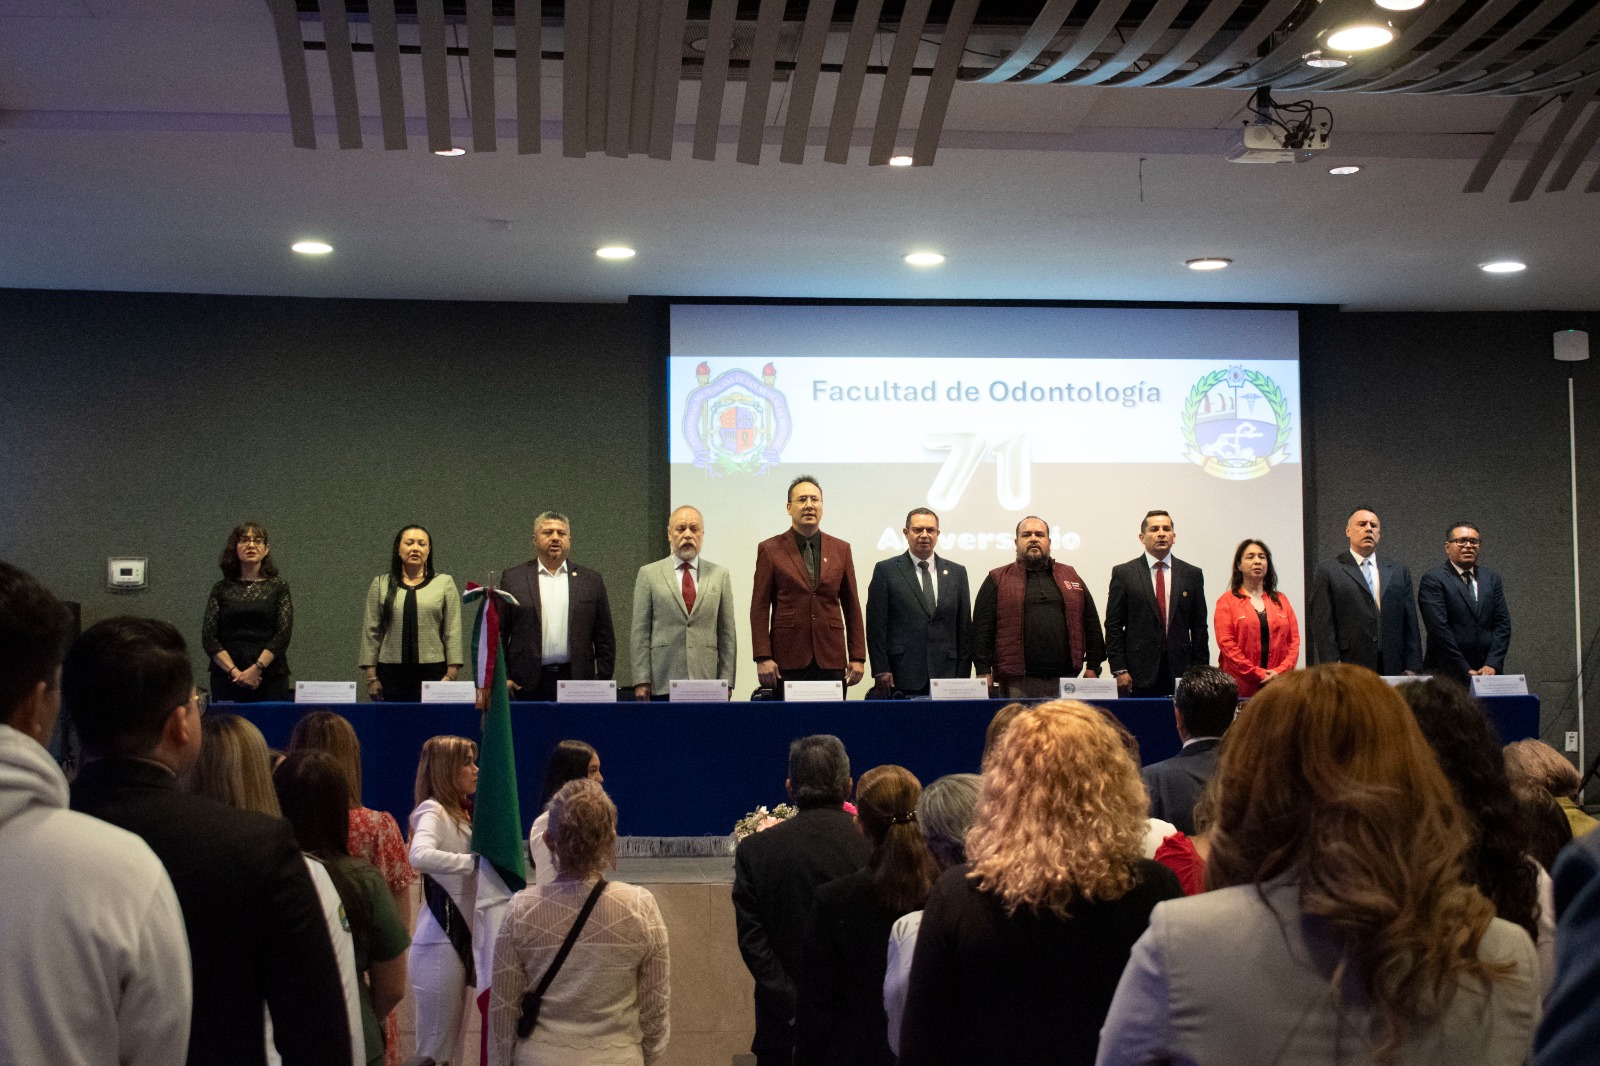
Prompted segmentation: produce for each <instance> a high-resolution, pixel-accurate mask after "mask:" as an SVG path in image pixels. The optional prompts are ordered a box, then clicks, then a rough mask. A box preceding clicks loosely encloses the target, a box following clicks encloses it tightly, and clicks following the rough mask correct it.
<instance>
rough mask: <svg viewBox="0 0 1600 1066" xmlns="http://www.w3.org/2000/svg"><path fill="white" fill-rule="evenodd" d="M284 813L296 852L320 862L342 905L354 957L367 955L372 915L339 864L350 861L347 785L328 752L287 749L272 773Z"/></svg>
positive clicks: (335, 761)
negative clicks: (291, 832)
mask: <svg viewBox="0 0 1600 1066" xmlns="http://www.w3.org/2000/svg"><path fill="white" fill-rule="evenodd" d="M272 783H273V786H274V787H275V788H276V789H277V792H278V804H279V806H281V807H282V808H283V816H284V817H285V818H287V819H288V820H289V824H290V825H292V826H293V827H294V835H295V839H296V840H297V841H299V843H300V850H301V851H304V852H305V853H306V854H308V855H310V856H312V857H313V858H315V859H317V860H319V861H320V862H321V863H322V865H323V867H324V868H325V869H326V870H327V871H328V876H329V878H331V879H332V881H333V887H334V889H335V890H337V891H338V893H339V901H340V902H341V903H343V904H344V909H345V915H346V917H348V919H349V921H350V935H351V937H352V938H354V940H355V949H356V958H358V959H364V958H367V957H368V954H367V953H368V945H369V943H370V941H371V938H372V936H373V935H374V932H375V930H374V921H375V919H374V915H373V912H372V909H371V907H370V906H369V905H368V904H367V901H366V897H365V896H364V895H363V894H362V892H361V889H360V887H359V886H358V885H357V884H356V883H355V881H353V880H352V879H351V877H350V875H349V874H348V873H346V872H345V870H344V869H343V868H342V864H341V860H344V861H346V862H348V861H349V859H350V835H349V834H350V786H349V783H348V781H347V779H346V778H345V773H344V771H343V770H342V769H340V767H339V763H338V761H337V760H336V759H334V758H333V756H331V755H329V754H327V753H326V752H321V751H316V750H314V749H310V748H302V749H300V750H299V751H291V752H290V753H289V754H288V756H287V757H286V758H285V759H284V760H283V762H282V763H280V764H279V766H278V769H277V770H275V771H274V772H273V774H272Z"/></svg>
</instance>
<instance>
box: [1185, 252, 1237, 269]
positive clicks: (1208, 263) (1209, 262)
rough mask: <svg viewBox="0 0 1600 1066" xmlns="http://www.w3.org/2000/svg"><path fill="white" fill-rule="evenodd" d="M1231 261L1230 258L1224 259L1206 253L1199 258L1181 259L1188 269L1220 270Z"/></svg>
mask: <svg viewBox="0 0 1600 1066" xmlns="http://www.w3.org/2000/svg"><path fill="white" fill-rule="evenodd" d="M1232 263H1233V260H1232V259H1224V258H1222V257H1221V256H1217V255H1208V256H1204V257H1202V258H1200V259H1185V260H1184V261H1183V265H1184V266H1186V267H1188V268H1189V269H1190V270H1221V269H1223V268H1224V267H1227V266H1229V265H1230V264H1232Z"/></svg>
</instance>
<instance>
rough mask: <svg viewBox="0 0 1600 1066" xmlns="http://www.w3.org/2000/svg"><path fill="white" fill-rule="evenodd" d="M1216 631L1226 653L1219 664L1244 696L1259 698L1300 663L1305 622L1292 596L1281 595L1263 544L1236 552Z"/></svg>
mask: <svg viewBox="0 0 1600 1066" xmlns="http://www.w3.org/2000/svg"><path fill="white" fill-rule="evenodd" d="M1211 630H1212V632H1213V633H1215V634H1216V635H1217V647H1218V648H1219V649H1220V653H1219V654H1218V656H1217V665H1218V666H1220V667H1221V668H1222V670H1223V672H1224V673H1227V674H1229V675H1231V676H1232V677H1233V678H1234V679H1236V680H1237V681H1238V682H1239V695H1240V696H1253V695H1255V694H1256V692H1258V691H1259V690H1260V689H1261V686H1262V685H1264V684H1266V683H1267V682H1268V681H1271V680H1272V679H1273V678H1275V677H1277V676H1278V675H1279V674H1281V673H1284V672H1286V671H1289V670H1293V669H1294V665H1295V663H1296V662H1298V661H1299V659H1300V623H1299V621H1298V620H1297V619H1296V618H1295V616H1294V608H1293V607H1291V606H1289V597H1287V596H1285V595H1284V594H1283V593H1281V592H1279V591H1278V571H1277V570H1276V569H1275V568H1274V567H1273V565H1272V551H1271V550H1270V549H1269V548H1268V547H1267V546H1266V545H1265V544H1263V543H1261V542H1260V541H1259V540H1246V541H1243V542H1241V543H1240V545H1239V547H1238V548H1237V549H1235V550H1234V553H1233V577H1232V580H1231V581H1230V582H1229V585H1228V591H1227V592H1224V593H1223V594H1222V595H1221V596H1219V597H1217V610H1216V614H1215V615H1214V616H1213V618H1212V626H1211ZM1263 649H1265V652H1264V653H1263Z"/></svg>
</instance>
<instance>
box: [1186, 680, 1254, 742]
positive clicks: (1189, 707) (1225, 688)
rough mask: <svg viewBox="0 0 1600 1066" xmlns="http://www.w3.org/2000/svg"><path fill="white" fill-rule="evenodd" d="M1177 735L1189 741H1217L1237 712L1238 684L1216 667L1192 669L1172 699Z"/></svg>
mask: <svg viewBox="0 0 1600 1066" xmlns="http://www.w3.org/2000/svg"><path fill="white" fill-rule="evenodd" d="M1172 706H1173V709H1174V710H1176V711H1177V713H1178V731H1179V732H1180V733H1182V734H1183V735H1184V737H1185V738H1189V737H1220V736H1221V735H1222V734H1223V733H1226V732H1227V731H1228V727H1229V726H1230V725H1232V724H1233V716H1234V715H1235V714H1236V713H1238V710H1239V682H1237V681H1235V680H1234V679H1233V678H1232V677H1230V676H1229V675H1227V674H1225V673H1223V672H1222V671H1221V670H1218V669H1217V668H1216V667H1215V666H1191V667H1189V669H1187V670H1185V671H1184V672H1183V677H1182V678H1181V679H1180V680H1179V682H1178V693H1177V695H1176V696H1174V697H1173V698H1172Z"/></svg>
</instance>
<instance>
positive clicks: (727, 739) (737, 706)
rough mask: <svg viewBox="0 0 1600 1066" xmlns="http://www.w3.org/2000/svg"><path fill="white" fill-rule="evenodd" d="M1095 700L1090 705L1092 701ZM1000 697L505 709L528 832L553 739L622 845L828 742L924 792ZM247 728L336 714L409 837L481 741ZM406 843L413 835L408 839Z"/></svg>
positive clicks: (704, 826) (709, 827)
mask: <svg viewBox="0 0 1600 1066" xmlns="http://www.w3.org/2000/svg"><path fill="white" fill-rule="evenodd" d="M1096 702H1098V701H1096ZM1483 703H1484V704H1485V705H1486V706H1487V708H1488V710H1489V714H1490V716H1491V717H1492V719H1493V720H1494V724H1495V727H1496V728H1497V729H1498V730H1499V733H1500V737H1501V739H1502V740H1503V741H1506V742H1510V741H1513V740H1521V739H1523V738H1526V737H1537V736H1538V735H1539V698H1538V697H1537V696H1497V697H1492V698H1489V699H1485V700H1484V701H1483ZM1004 704H1005V701H1004V700H971V701H967V700H937V701H931V700H884V701H872V702H856V701H852V702H850V703H843V704H841V703H809V704H807V703H615V704H611V703H606V704H596V703H581V704H580V703H514V704H512V705H511V725H512V738H513V743H514V744H515V747H516V753H517V784H518V791H519V793H520V795H521V797H522V822H523V827H524V829H526V828H527V827H528V826H530V825H531V824H532V822H533V819H534V816H535V815H536V814H537V813H538V810H537V809H536V806H535V805H536V804H537V803H538V799H539V789H540V787H541V785H542V783H543V780H544V765H545V760H546V759H547V758H548V757H549V754H550V750H551V749H552V748H553V747H554V746H555V744H556V742H557V741H558V740H561V739H563V738H569V737H570V738H576V739H580V740H585V741H588V742H589V743H590V744H592V745H593V746H594V748H595V750H596V751H598V752H599V753H600V760H601V770H602V773H604V775H605V784H606V790H607V791H608V792H609V793H610V794H611V796H612V798H613V799H614V800H615V801H616V804H617V817H618V831H619V833H621V834H622V835H625V836H649V837H655V836H723V835H726V834H728V833H730V832H732V830H733V825H734V823H735V822H736V821H738V819H740V818H741V817H743V816H744V815H745V814H746V813H747V812H749V811H751V810H754V809H755V808H756V807H757V806H760V805H762V804H765V805H766V806H768V807H772V806H775V805H777V804H779V803H782V802H784V788H783V781H784V777H785V773H786V770H787V763H788V751H789V742H790V741H791V740H793V739H794V738H795V737H800V736H805V735H807V734H810V733H833V734H834V735H836V736H838V737H839V739H841V740H843V741H844V744H845V747H846V749H847V750H848V751H849V752H850V766H851V769H852V771H853V772H854V773H856V774H860V773H861V771H863V770H866V769H868V768H869V767H873V766H877V765H879V764H882V763H899V764H900V765H902V766H905V767H906V768H907V769H909V770H911V772H912V773H914V774H916V775H917V777H918V778H920V779H921V780H922V781H923V782H924V783H927V782H929V781H932V780H933V779H934V778H936V777H939V776H942V775H944V774H951V773H961V772H964V771H976V770H977V769H978V761H979V758H980V756H981V754H982V751H983V735H984V730H985V729H986V728H987V726H988V724H989V719H990V718H991V717H992V716H993V715H994V713H995V711H997V710H999V709H1000V708H1001V707H1002V706H1004ZM214 706H215V709H216V711H217V712H219V713H220V712H223V711H230V712H232V713H235V714H239V715H242V716H243V717H245V718H248V719H249V720H250V721H252V722H254V723H255V724H256V726H257V727H259V728H260V730H261V732H262V734H263V735H265V737H266V739H267V743H268V744H269V745H271V746H273V747H276V748H282V747H284V746H285V745H286V744H287V743H288V740H289V733H290V730H292V729H293V728H294V724H295V722H296V721H298V720H299V719H300V717H301V715H303V714H306V713H308V712H310V711H313V710H332V711H336V712H338V713H339V714H342V715H344V717H346V718H347V719H349V720H350V723H351V724H352V725H353V726H354V727H355V731H356V735H357V736H358V737H360V739H361V773H362V778H363V793H364V796H363V798H364V800H365V802H366V804H367V806H369V807H373V808H376V809H379V810H385V811H388V812H389V813H391V814H393V815H394V816H395V819H396V820H397V821H398V822H399V823H400V825H401V827H402V830H403V831H404V829H405V825H406V819H407V817H408V816H409V815H410V812H411V808H412V806H413V805H414V804H413V800H412V789H413V786H414V782H415V779H416V772H417V754H418V752H419V751H421V749H422V744H423V742H424V741H425V740H427V739H428V738H429V737H432V736H437V735H440V734H455V735H458V736H464V737H471V738H473V739H474V740H476V739H478V738H479V737H480V735H481V728H480V716H479V713H478V711H477V710H476V709H475V708H473V707H471V706H466V705H460V704H437V703H433V704H419V703H356V704H345V705H342V706H333V707H329V706H326V705H316V704H294V703H254V704H243V703H241V704H220V703H219V704H216V705H214ZM1100 706H1103V707H1105V708H1106V709H1108V710H1110V711H1111V712H1112V713H1113V714H1115V715H1116V716H1117V718H1118V719H1120V720H1121V721H1122V723H1123V724H1124V725H1126V726H1127V727H1128V729H1129V731H1130V732H1132V733H1133V735H1134V736H1135V737H1137V738H1138V740H1139V749H1140V755H1141V757H1142V759H1143V761H1144V762H1145V763H1152V762H1157V761H1159V760H1161V759H1165V758H1168V757H1169V756H1171V755H1173V754H1174V753H1175V752H1177V750H1178V748H1179V747H1180V744H1179V740H1178V735H1177V732H1176V729H1175V726H1174V719H1173V714H1172V701H1171V700H1170V699H1155V700H1134V699H1126V700H1107V701H1105V702H1103V703H1100ZM408 835H409V833H408Z"/></svg>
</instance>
